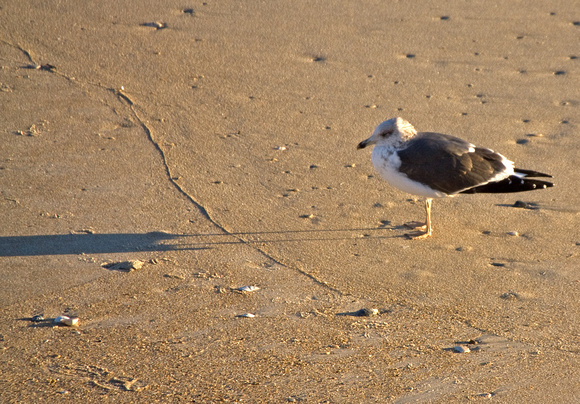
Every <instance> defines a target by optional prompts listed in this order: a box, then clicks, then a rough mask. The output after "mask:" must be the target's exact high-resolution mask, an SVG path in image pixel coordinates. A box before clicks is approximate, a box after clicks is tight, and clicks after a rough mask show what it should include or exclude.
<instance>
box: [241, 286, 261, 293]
mask: <svg viewBox="0 0 580 404" xmlns="http://www.w3.org/2000/svg"><path fill="white" fill-rule="evenodd" d="M257 290H260V288H259V287H258V286H255V285H248V286H242V287H239V288H237V289H236V291H238V292H241V293H251V292H255V291H257Z"/></svg>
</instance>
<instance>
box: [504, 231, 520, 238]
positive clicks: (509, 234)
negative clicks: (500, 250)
mask: <svg viewBox="0 0 580 404" xmlns="http://www.w3.org/2000/svg"><path fill="white" fill-rule="evenodd" d="M507 234H508V236H514V237H518V236H519V235H520V233H518V232H517V231H508V233H507Z"/></svg>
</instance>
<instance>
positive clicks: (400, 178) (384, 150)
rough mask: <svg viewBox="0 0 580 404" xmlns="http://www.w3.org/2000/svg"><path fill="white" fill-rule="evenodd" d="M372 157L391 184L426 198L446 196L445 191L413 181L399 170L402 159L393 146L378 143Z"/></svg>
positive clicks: (377, 167)
mask: <svg viewBox="0 0 580 404" xmlns="http://www.w3.org/2000/svg"><path fill="white" fill-rule="evenodd" d="M371 159H372V162H373V165H374V166H375V169H376V170H377V171H378V172H379V174H380V175H381V177H383V178H384V179H385V180H387V182H388V183H389V184H391V185H392V186H393V187H395V188H398V189H400V190H401V191H404V192H407V193H409V194H412V195H417V196H422V197H425V198H445V197H448V196H450V195H447V194H446V193H444V192H441V191H436V190H434V189H431V188H429V187H428V186H426V185H423V184H421V183H419V182H415V181H412V180H411V179H409V177H407V175H405V174H403V173H401V172H400V171H399V167H400V166H401V160H400V159H399V157H398V156H397V153H396V152H395V150H394V149H393V148H389V147H385V146H381V145H376V146H375V147H374V148H373V152H372V155H371Z"/></svg>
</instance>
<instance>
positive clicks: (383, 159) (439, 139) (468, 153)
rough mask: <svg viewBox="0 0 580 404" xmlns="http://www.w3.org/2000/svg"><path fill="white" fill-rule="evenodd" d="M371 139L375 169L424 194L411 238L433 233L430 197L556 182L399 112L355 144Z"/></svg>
mask: <svg viewBox="0 0 580 404" xmlns="http://www.w3.org/2000/svg"><path fill="white" fill-rule="evenodd" d="M370 145H374V149H373V152H372V155H371V159H372V162H373V165H374V167H375V169H376V170H377V171H378V172H379V174H380V175H381V176H382V177H383V178H384V179H385V180H387V181H388V182H389V184H391V185H392V186H394V187H395V188H398V189H400V190H402V191H405V192H407V193H409V194H413V195H417V196H421V197H424V198H425V212H426V215H427V220H426V223H425V225H424V226H421V228H425V231H424V232H421V233H419V234H418V235H408V236H409V237H411V238H413V239H421V238H426V237H429V236H431V234H432V232H433V228H432V226H431V202H432V201H433V199H434V198H446V197H453V196H455V195H457V194H477V193H505V192H522V191H532V190H535V189H542V188H549V187H552V186H554V184H552V183H551V182H547V181H542V180H536V179H531V178H530V177H549V178H551V177H552V176H551V175H548V174H544V173H540V172H537V171H531V170H522V169H520V168H515V166H514V163H513V161H510V160H508V159H507V158H505V157H504V156H502V155H501V154H499V153H496V152H494V151H493V150H490V149H486V148H482V147H477V146H475V145H473V144H471V143H469V142H466V141H465V140H462V139H459V138H457V137H454V136H450V135H445V134H442V133H432V132H419V133H417V131H416V130H415V128H414V127H413V125H411V124H410V123H409V122H407V121H406V120H404V119H403V118H398V117H397V118H392V119H389V120H387V121H384V122H383V123H381V124H380V125H379V126H377V127H376V128H375V130H374V132H373V134H372V136H371V137H369V138H368V139H366V140H363V141H362V142H360V143H359V144H358V146H357V149H364V148H365V147H367V146H370Z"/></svg>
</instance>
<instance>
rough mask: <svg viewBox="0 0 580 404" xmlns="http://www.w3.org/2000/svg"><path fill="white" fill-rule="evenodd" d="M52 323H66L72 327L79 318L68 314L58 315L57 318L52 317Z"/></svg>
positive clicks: (76, 323)
mask: <svg viewBox="0 0 580 404" xmlns="http://www.w3.org/2000/svg"><path fill="white" fill-rule="evenodd" d="M54 323H55V324H57V325H66V326H69V327H74V326H76V325H78V323H79V318H78V317H69V316H58V317H57V318H55V319H54Z"/></svg>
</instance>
